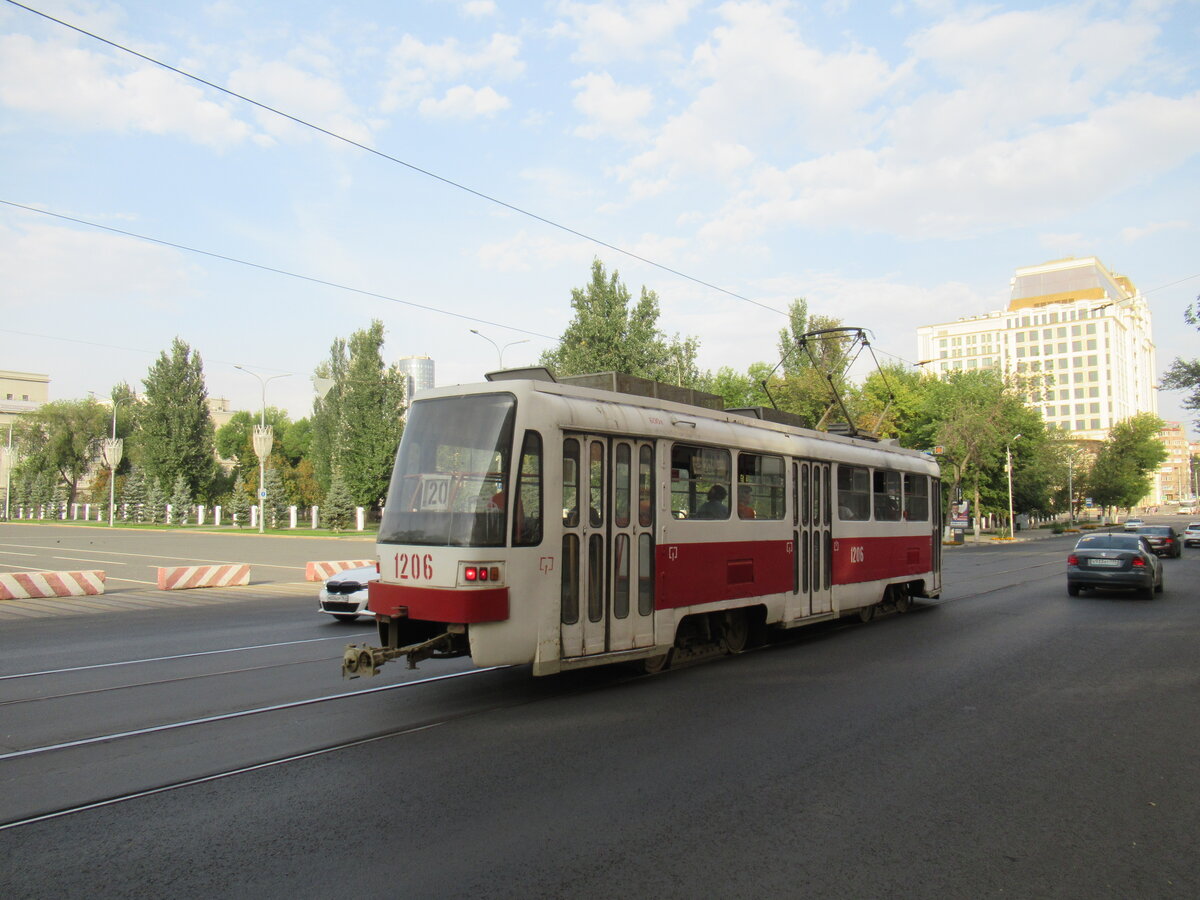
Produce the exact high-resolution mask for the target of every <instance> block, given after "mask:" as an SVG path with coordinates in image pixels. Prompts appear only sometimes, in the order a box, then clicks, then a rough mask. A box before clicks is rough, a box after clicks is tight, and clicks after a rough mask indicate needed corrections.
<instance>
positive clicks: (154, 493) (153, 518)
mask: <svg viewBox="0 0 1200 900" xmlns="http://www.w3.org/2000/svg"><path fill="white" fill-rule="evenodd" d="M166 505H167V495H166V494H165V493H164V492H163V489H162V486H161V485H160V484H159V483H158V482H157V481H155V480H154V479H153V478H148V479H146V505H145V507H144V509H145V513H144V517H145V521H147V522H149V523H150V524H151V525H161V524H162V523H163V521H164V520H165V519H166V512H167V511H166Z"/></svg>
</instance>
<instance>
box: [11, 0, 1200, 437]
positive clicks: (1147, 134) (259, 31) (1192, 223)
mask: <svg viewBox="0 0 1200 900" xmlns="http://www.w3.org/2000/svg"><path fill="white" fill-rule="evenodd" d="M27 5H29V6H32V7H34V8H35V9H37V10H39V11H41V12H43V13H45V14H47V15H49V16H53V17H55V18H58V19H61V20H63V21H64V22H67V23H70V24H71V25H74V26H76V27H78V28H80V29H83V30H86V31H89V32H92V33H93V34H95V35H98V36H100V37H103V38H105V39H107V40H109V41H112V42H114V43H117V44H121V45H123V46H125V47H128V48H131V49H134V50H136V51H138V52H140V53H143V54H145V55H147V56H151V57H154V58H155V59H158V60H161V61H163V62H166V63H168V64H170V65H172V66H175V67H177V68H179V69H183V70H185V71H187V72H189V73H191V74H193V75H196V76H198V77H199V78H202V79H205V80H207V81H209V82H212V83H213V84H216V85H219V86H221V87H225V88H227V89H229V90H231V91H234V92H237V93H240V94H242V95H244V96H246V97H249V98H252V99H254V100H256V101H258V102H260V103H262V104H265V105H268V106H272V107H275V108H277V109H279V110H282V111H284V112H286V113H288V114H290V115H292V116H295V117H296V118H299V119H302V120H305V121H307V122H310V123H313V124H316V125H319V126H320V127H322V128H324V129H326V130H328V131H331V132H335V133H336V134H338V135H341V136H343V137H346V138H349V139H351V140H353V141H357V142H359V143H361V144H364V145H367V146H369V147H371V148H374V149H376V150H378V151H380V152H381V153H383V154H386V155H387V156H390V157H393V158H395V159H397V160H401V161H403V162H404V163H407V164H408V165H401V164H399V163H397V162H394V161H391V160H388V159H385V158H382V157H381V156H378V155H374V154H372V153H369V152H367V151H364V150H362V149H359V148H357V147H353V146H350V145H349V144H347V143H345V142H341V141H338V140H335V139H333V138H330V137H328V136H326V135H323V134H320V133H318V132H316V131H314V130H312V129H309V128H305V127H302V126H301V125H297V124H295V123H293V122H289V121H286V120H284V119H281V118H279V117H277V116H273V115H271V114H268V113H266V112H264V111H262V110H261V109H258V108H256V107H254V106H252V105H250V104H247V103H245V102H243V101H241V100H238V99H236V98H234V97H231V96H229V95H228V94H224V93H222V92H220V91H218V90H214V89H213V88H210V87H205V86H203V85H200V84H197V83H196V82H194V81H191V80H188V79H187V78H184V77H182V76H180V75H178V74H175V73H173V72H169V71H167V70H164V69H162V68H159V67H157V66H154V65H152V64H150V63H147V62H145V61H143V60H139V59H137V58H136V57H133V56H131V55H129V54H127V53H124V52H121V51H120V50H117V49H114V48H113V47H111V46H109V45H106V44H104V43H102V42H100V41H97V40H95V39H94V38H91V37H87V36H84V35H82V34H80V33H79V32H77V31H73V30H71V29H69V28H66V27H64V26H63V25H61V24H57V23H55V22H52V21H48V20H47V19H46V18H43V17H41V16H38V15H35V14H33V13H31V12H29V11H27V10H25V9H22V8H20V7H19V6H16V5H14V4H12V3H9V2H5V0H0V200H3V201H8V203H15V204H21V205H23V206H28V207H33V208H35V209H38V210H44V211H47V212H50V213H54V214H57V215H58V216H67V217H71V218H75V219H79V220H83V221H86V222H90V223H95V224H99V225H104V226H107V227H109V228H114V229H119V230H122V231H128V232H134V233H136V234H140V235H146V236H148V237H152V238H155V239H157V240H159V241H163V242H168V243H172V244H178V245H181V246H186V247H191V248H197V249H200V250H204V251H207V252H209V253H213V254H218V255H221V256H227V257H233V258H236V259H240V260H245V261H248V262H252V263H255V264H257V265H259V266H265V267H269V268H274V269H279V270H283V271H286V272H291V273H297V274H300V275H304V276H307V277H309V278H313V279H318V280H321V281H326V282H331V283H334V284H337V285H344V286H347V287H352V288H356V289H359V290H361V291H365V292H369V293H373V294H380V295H384V296H385V297H386V298H390V299H380V298H377V297H371V296H366V295H364V294H360V293H354V292H350V291H345V290H341V289H337V288H334V287H328V286H323V285H319V284H315V283H312V282H306V281H301V280H297V279H294V278H289V277H286V276H283V275H279V274H274V273H271V272H267V271H264V270H262V269H254V268H248V267H246V266H242V265H237V264H234V263H231V262H226V261H222V260H219V259H215V258H213V257H207V256H203V255H197V254H195V253H190V252H187V251H186V250H181V249H177V248H174V247H169V246H165V245H163V244H155V243H149V242H146V241H142V240H137V239H134V238H130V237H125V236H121V235H118V234H114V233H112V232H106V231H103V230H101V229H97V228H94V227H89V226H87V225H83V224H77V223H74V222H71V221H67V220H65V219H62V218H55V217H52V216H47V215H44V214H41V213H35V212H29V211H26V210H23V209H19V208H15V207H13V206H9V205H4V204H0V348H2V349H0V368H3V369H16V370H23V371H35V372H45V373H48V374H49V375H50V376H51V378H52V382H51V392H52V398H54V399H60V398H68V397H79V396H85V395H86V393H87V392H88V391H97V392H99V393H103V392H106V391H107V390H108V389H109V388H110V387H111V386H112V385H113V384H114V383H116V382H119V381H129V382H130V383H132V384H134V386H135V387H140V380H141V378H142V377H143V376H144V375H145V373H146V370H147V367H148V366H149V365H150V363H151V362H152V361H153V359H154V358H155V357H156V356H157V354H158V353H159V352H160V351H161V350H163V349H164V348H166V347H167V346H169V344H170V342H171V340H172V338H173V337H175V336H176V335H178V336H180V337H182V338H183V339H184V340H185V341H187V342H188V343H189V344H191V345H192V346H193V347H195V348H196V349H197V350H198V351H199V352H200V353H201V355H202V357H203V358H204V361H205V370H206V375H207V379H208V385H209V391H210V394H211V395H213V396H224V397H227V398H229V399H230V401H231V402H232V404H233V405H234V407H235V408H248V409H256V408H257V407H258V404H259V399H260V387H259V384H258V382H256V381H255V380H254V379H252V378H250V377H249V376H247V375H246V374H245V373H243V372H239V371H238V370H237V369H235V368H234V366H235V365H245V366H247V367H251V368H253V369H254V370H255V371H257V372H259V373H260V374H261V375H263V376H267V375H276V374H281V373H293V374H292V375H291V377H287V378H282V379H279V380H275V381H272V382H271V383H270V385H269V387H268V393H267V401H268V403H269V404H271V405H274V406H282V407H285V408H287V409H288V410H289V411H290V412H291V413H292V414H293V415H294V416H300V415H305V414H307V413H308V411H309V408H310V402H311V398H312V385H311V382H310V376H311V373H312V370H313V368H314V366H316V365H317V364H318V363H319V362H320V361H321V360H322V359H324V358H326V357H327V355H328V351H329V345H330V342H331V341H332V340H333V339H334V338H335V337H338V336H342V337H345V336H348V335H349V334H350V333H351V332H352V331H354V330H356V329H359V328H362V327H365V326H366V325H367V324H368V323H369V321H370V320H371V319H372V318H380V319H382V320H383V322H384V324H385V326H386V328H387V334H388V343H387V352H388V354H389V356H391V357H398V356H403V355H410V354H427V355H430V356H432V357H433V358H434V359H435V361H436V364H437V375H438V382H439V384H446V383H455V382H473V381H478V380H480V379H481V376H482V373H483V372H484V371H486V370H488V369H491V368H494V367H495V365H496V356H497V355H496V351H495V349H494V348H493V347H492V346H491V345H490V344H488V343H486V342H485V341H484V340H482V339H481V338H479V337H477V336H476V335H473V334H471V333H470V331H469V329H471V328H477V329H479V330H480V331H481V332H483V333H484V334H486V335H487V336H489V337H490V338H492V339H493V340H494V341H496V342H497V343H498V344H502V345H504V344H508V343H509V342H514V341H520V340H524V339H528V343H521V344H517V345H515V346H512V347H509V348H508V349H507V350H506V351H505V356H504V361H505V363H506V364H508V365H518V364H525V363H531V362H534V361H535V360H536V357H537V356H538V354H539V353H540V352H541V351H542V350H543V349H546V348H547V347H549V346H552V340H551V338H553V337H554V336H556V335H558V334H560V333H561V332H562V330H563V328H564V327H565V325H566V323H567V322H568V321H569V318H570V315H571V310H570V303H569V300H570V291H571V288H573V287H579V286H582V285H583V284H585V283H586V281H587V280H588V277H589V267H590V264H591V260H592V258H593V257H596V256H598V257H599V258H600V259H601V260H603V261H604V263H605V265H606V266H608V267H609V269H610V270H611V269H616V270H618V271H619V272H620V275H621V278H622V280H623V281H624V282H625V283H626V285H628V286H629V288H630V289H631V290H632V291H633V292H634V293H636V292H637V291H638V290H639V289H640V288H641V286H643V285H645V286H646V287H648V288H650V289H653V290H654V291H656V292H657V293H658V296H659V298H660V301H661V305H662V316H661V319H660V325H661V327H662V328H663V329H664V330H665V331H667V332H668V333H671V334H674V333H679V334H681V335H693V336H695V337H696V338H698V339H699V341H700V363H701V366H702V367H704V368H710V369H716V368H718V367H720V366H723V365H729V366H732V367H734V368H736V369H739V370H744V369H745V367H746V366H747V365H748V364H750V363H751V362H754V361H758V360H767V361H771V362H774V361H775V360H774V356H775V346H776V334H777V332H778V330H779V328H781V327H782V326H783V324H784V322H785V318H784V315H783V311H784V310H785V309H786V307H787V305H788V303H789V301H790V300H791V299H792V298H794V297H801V296H803V297H807V298H808V301H809V304H810V309H811V310H812V311H813V312H816V313H821V314H825V315H832V316H837V317H839V318H840V319H842V321H843V322H844V323H845V324H847V325H856V326H863V327H866V328H868V329H870V330H871V332H872V334H873V337H874V346H875V348H876V349H877V351H879V352H880V353H881V354H891V355H892V356H894V357H898V358H901V359H905V360H909V361H915V360H916V327H917V326H918V325H921V324H926V323H930V322H937V321H944V320H947V319H952V318H957V317H959V316H965V315H974V314H978V313H982V312H985V311H988V310H991V309H996V308H999V307H1001V306H1003V305H1005V304H1006V303H1007V299H1008V293H1009V279H1010V278H1011V277H1012V274H1013V270H1014V269H1016V268H1017V267H1019V266H1026V265H1034V264H1037V263H1040V262H1045V261H1047V260H1051V259H1057V258H1061V257H1064V256H1092V255H1095V256H1098V257H1100V259H1101V260H1102V261H1103V262H1104V263H1105V264H1106V265H1107V266H1109V267H1110V268H1111V269H1113V270H1114V271H1116V272H1119V273H1122V274H1125V275H1128V276H1129V277H1130V278H1131V279H1132V280H1133V282H1134V283H1135V284H1136V285H1138V287H1139V288H1141V289H1142V290H1143V291H1145V292H1147V298H1148V300H1149V301H1150V304H1151V309H1152V311H1153V315H1154V328H1155V338H1156V342H1157V344H1158V355H1159V359H1158V366H1159V369H1160V371H1161V370H1162V369H1165V368H1166V366H1167V365H1168V364H1169V362H1170V360H1171V359H1172V358H1173V357H1175V356H1180V355H1182V356H1186V357H1189V358H1191V357H1195V356H1196V355H1197V348H1198V347H1200V341H1198V340H1197V337H1198V335H1197V332H1196V331H1195V330H1194V329H1192V328H1190V327H1188V326H1186V325H1184V323H1183V318H1182V316H1183V310H1184V308H1185V306H1186V305H1187V304H1188V303H1189V302H1190V301H1191V300H1192V299H1193V298H1195V297H1196V296H1197V295H1198V294H1200V253H1197V252H1196V251H1197V247H1198V244H1200V242H1198V240H1197V237H1198V231H1197V221H1196V216H1197V212H1196V211H1197V209H1198V208H1200V202H1198V201H1200V190H1198V187H1200V78H1198V74H1197V68H1196V66H1197V63H1196V59H1197V57H1196V54H1195V47H1196V46H1197V45H1200V4H1197V3H1196V2H1194V0H1187V2H1167V0H1144V2H1102V0H1097V2H1078V3H1071V2H1068V3H1062V4H1053V5H1035V4H1003V3H993V4H973V3H955V2H938V0H920V2H917V0H909V2H904V0H898V2H895V3H892V4H890V5H887V4H877V3H856V2H852V0H840V2H839V0H827V2H813V3H785V2H751V0H747V2H727V3H701V2H691V0H663V2H653V0H648V2H630V3H599V2H568V0H553V2H522V3H516V2H502V0H495V2H493V0H406V2H390V3H385V2H367V0H345V2H337V0H334V2H321V3H310V2H302V0H300V2H297V0H293V2H287V3H282V2H255V0H241V2H236V3H234V2H225V0H218V2H213V3H207V4H206V3H182V2H173V0H153V2H151V0H145V2H133V0H125V2H76V0H29V2H28V4H27ZM413 167H415V168H413ZM418 169H421V170H425V172H428V173H433V174H434V175H437V176H440V178H442V179H445V180H446V181H441V180H438V179H435V178H432V177H430V176H429V175H428V174H423V173H422V172H420V171H417V170H418ZM447 181H448V182H454V183H456V184H458V185H462V186H465V187H467V188H470V189H471V190H473V191H475V192H478V193H480V194H485V195H487V196H489V197H491V198H495V199H497V200H500V201H503V203H506V204H509V205H510V207H516V208H517V209H515V210H514V209H512V208H509V207H506V206H503V205H500V204H498V203H494V202H490V201H488V200H486V199H483V198H481V197H480V196H477V195H476V194H473V193H469V192H467V191H465V190H462V189H460V188H458V187H455V186H453V185H451V184H448V183H447ZM518 210H521V211H525V212H528V213H532V214H534V215H535V216H537V217H541V219H545V220H549V221H550V222H553V223H556V224H557V225H560V226H564V228H565V229H571V230H572V231H574V232H578V233H580V234H583V235H586V236H588V237H590V238H595V239H598V240H599V241H603V242H605V243H607V244H609V245H612V246H613V247H618V248H621V249H622V250H626V251H628V252H629V253H631V254H635V255H636V256H640V257H643V258H644V259H646V260H650V261H653V262H654V263H657V264H659V265H660V266H662V267H666V268H669V269H674V270H677V271H678V272H681V273H684V274H686V275H687V276H690V277H691V278H692V279H696V280H694V281H693V280H688V279H686V278H682V277H680V276H679V275H676V274H671V273H670V272H668V271H665V270H664V268H658V267H655V266H651V265H648V264H647V263H645V262H642V261H639V260H638V259H636V258H633V257H631V256H628V255H623V254H622V253H619V252H617V251H615V250H612V249H609V248H607V247H604V246H601V245H599V244H597V243H594V242H591V241H589V240H586V239H584V238H582V237H579V236H576V235H575V234H572V233H571V232H570V231H567V230H564V228H557V227H554V226H553V225H550V224H546V222H544V221H540V220H539V219H537V218H533V217H531V216H529V215H524V214H522V212H520V211H518ZM699 281H702V282H707V283H709V284H711V285H716V286H718V287H720V288H723V289H725V291H728V292H730V293H724V292H722V291H718V290H714V289H713V288H711V287H706V286H703V285H701V284H699V283H697V282H699ZM730 294H738V295H741V296H743V297H746V298H750V299H752V300H754V301H756V303H748V302H745V301H744V300H739V299H737V298H735V297H733V296H731V295H730ZM397 301H408V302H409V303H412V304H419V305H421V306H424V307H431V308H432V309H422V308H419V307H416V306H412V305H406V304H405V303H402V302H397ZM756 304H762V305H761V306H760V305H756ZM764 306H765V307H770V309H764V308H763V307H764ZM435 310H443V311H445V312H437V311H435ZM446 313H452V314H453V315H448V314H446ZM883 358H888V357H886V356H884V357H883ZM1161 399H1162V402H1161V409H1160V412H1161V413H1162V414H1163V415H1164V416H1165V417H1166V418H1168V419H1176V420H1179V419H1184V420H1186V418H1187V416H1185V415H1184V414H1183V413H1182V412H1181V411H1180V409H1179V406H1178V395H1177V394H1163V395H1162V398H1161ZM1195 433H1196V432H1195V429H1194V428H1193V434H1195Z"/></svg>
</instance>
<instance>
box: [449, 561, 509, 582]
mask: <svg viewBox="0 0 1200 900" xmlns="http://www.w3.org/2000/svg"><path fill="white" fill-rule="evenodd" d="M461 566H462V568H461V570H460V571H461V573H462V577H461V578H460V579H459V583H460V584H495V583H497V582H499V581H500V580H501V575H500V566H498V565H497V564H495V563H462V564H461Z"/></svg>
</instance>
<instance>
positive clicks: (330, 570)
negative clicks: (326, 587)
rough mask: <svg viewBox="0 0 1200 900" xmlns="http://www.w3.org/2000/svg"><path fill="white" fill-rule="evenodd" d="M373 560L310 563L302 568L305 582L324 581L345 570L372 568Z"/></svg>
mask: <svg viewBox="0 0 1200 900" xmlns="http://www.w3.org/2000/svg"><path fill="white" fill-rule="evenodd" d="M373 565H375V560H373V559H340V560H334V561H332V562H310V563H306V564H305V566H304V580H305V581H324V580H325V579H326V578H328V577H329V576H330V575H336V574H337V573H338V572H344V571H346V570H347V569H357V568H358V567H359V566H373Z"/></svg>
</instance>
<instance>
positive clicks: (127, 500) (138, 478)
mask: <svg viewBox="0 0 1200 900" xmlns="http://www.w3.org/2000/svg"><path fill="white" fill-rule="evenodd" d="M121 504H122V505H123V506H124V507H125V518H126V519H132V520H133V521H134V522H141V521H143V520H144V519H145V516H146V477H145V474H144V473H143V472H142V470H141V469H140V468H138V467H136V466H135V467H134V468H132V469H130V470H129V474H128V475H127V476H125V489H124V490H123V491H121Z"/></svg>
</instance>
